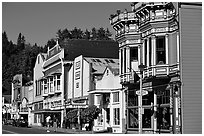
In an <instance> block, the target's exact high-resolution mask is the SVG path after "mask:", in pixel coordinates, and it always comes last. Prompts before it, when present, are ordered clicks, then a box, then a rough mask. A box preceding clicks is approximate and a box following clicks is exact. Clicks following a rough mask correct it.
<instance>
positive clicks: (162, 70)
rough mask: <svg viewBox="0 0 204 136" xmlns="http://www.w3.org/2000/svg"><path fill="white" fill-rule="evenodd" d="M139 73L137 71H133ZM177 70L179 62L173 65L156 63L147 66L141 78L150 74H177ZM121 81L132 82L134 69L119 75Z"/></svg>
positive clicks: (157, 75) (150, 75)
mask: <svg viewBox="0 0 204 136" xmlns="http://www.w3.org/2000/svg"><path fill="white" fill-rule="evenodd" d="M135 72H136V74H138V75H139V71H135ZM178 72H179V64H174V65H167V64H164V65H156V66H150V67H147V68H146V69H145V71H144V73H143V78H148V77H152V76H156V77H162V76H167V75H173V74H177V73H178ZM120 82H121V83H123V84H124V83H134V71H131V72H127V73H124V74H121V75H120Z"/></svg>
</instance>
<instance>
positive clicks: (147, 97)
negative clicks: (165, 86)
mask: <svg viewBox="0 0 204 136" xmlns="http://www.w3.org/2000/svg"><path fill="white" fill-rule="evenodd" d="M153 102H154V93H153V91H152V92H148V94H147V95H144V96H142V104H143V105H151V103H153Z"/></svg>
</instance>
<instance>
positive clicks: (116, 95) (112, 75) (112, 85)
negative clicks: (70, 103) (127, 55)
mask: <svg viewBox="0 0 204 136" xmlns="http://www.w3.org/2000/svg"><path fill="white" fill-rule="evenodd" d="M112 61H113V60H112ZM114 62H115V63H112V64H111V63H108V64H109V65H108V66H104V68H105V69H104V71H103V73H102V75H100V76H98V77H97V78H95V84H96V85H95V89H94V90H91V91H89V93H90V94H94V105H96V106H97V107H98V108H99V109H100V110H101V112H100V114H99V116H98V117H97V119H96V120H95V121H94V128H93V130H94V131H96V132H97V131H109V130H112V132H113V133H124V132H125V92H124V91H123V89H122V86H121V84H120V82H119V81H120V77H119V61H118V59H117V60H114ZM110 64H111V65H110Z"/></svg>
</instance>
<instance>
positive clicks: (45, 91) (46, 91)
mask: <svg viewBox="0 0 204 136" xmlns="http://www.w3.org/2000/svg"><path fill="white" fill-rule="evenodd" d="M47 93H48V90H47V79H46V80H44V94H47Z"/></svg>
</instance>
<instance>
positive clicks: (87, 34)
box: [83, 29, 91, 40]
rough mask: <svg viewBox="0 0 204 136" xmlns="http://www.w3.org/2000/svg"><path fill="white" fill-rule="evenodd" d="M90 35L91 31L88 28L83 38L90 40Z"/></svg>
mask: <svg viewBox="0 0 204 136" xmlns="http://www.w3.org/2000/svg"><path fill="white" fill-rule="evenodd" d="M90 37H91V33H90V32H89V31H88V30H87V29H86V31H85V32H84V37H83V39H86V40H89V39H90Z"/></svg>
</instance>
